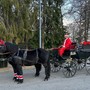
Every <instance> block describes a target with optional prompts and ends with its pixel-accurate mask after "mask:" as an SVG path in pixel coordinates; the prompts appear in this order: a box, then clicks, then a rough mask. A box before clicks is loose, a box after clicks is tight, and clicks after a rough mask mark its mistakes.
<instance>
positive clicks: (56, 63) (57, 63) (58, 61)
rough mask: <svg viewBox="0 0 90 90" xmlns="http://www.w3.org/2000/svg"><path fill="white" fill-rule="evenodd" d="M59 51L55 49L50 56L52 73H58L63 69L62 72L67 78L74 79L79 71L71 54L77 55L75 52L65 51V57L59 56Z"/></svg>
mask: <svg viewBox="0 0 90 90" xmlns="http://www.w3.org/2000/svg"><path fill="white" fill-rule="evenodd" d="M58 49H59V48H55V49H53V50H51V55H50V65H51V71H52V72H58V71H59V70H60V69H62V72H63V74H64V76H65V77H67V78H69V77H73V76H74V75H75V73H76V71H77V65H76V62H75V61H74V60H73V59H72V58H71V55H70V53H71V52H72V53H75V52H74V50H73V49H72V50H71V51H70V50H65V52H64V54H63V56H62V57H61V56H59V55H58Z"/></svg>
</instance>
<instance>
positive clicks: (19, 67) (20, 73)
mask: <svg viewBox="0 0 90 90" xmlns="http://www.w3.org/2000/svg"><path fill="white" fill-rule="evenodd" d="M15 64H16V68H17V79H18V83H23V70H22V60H20V59H18V58H16V59H15Z"/></svg>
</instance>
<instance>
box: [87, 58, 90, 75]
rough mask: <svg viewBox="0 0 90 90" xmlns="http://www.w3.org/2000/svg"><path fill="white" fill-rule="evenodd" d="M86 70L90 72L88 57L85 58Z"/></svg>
mask: <svg viewBox="0 0 90 90" xmlns="http://www.w3.org/2000/svg"><path fill="white" fill-rule="evenodd" d="M86 71H87V72H88V74H90V57H89V58H88V59H87V60H86Z"/></svg>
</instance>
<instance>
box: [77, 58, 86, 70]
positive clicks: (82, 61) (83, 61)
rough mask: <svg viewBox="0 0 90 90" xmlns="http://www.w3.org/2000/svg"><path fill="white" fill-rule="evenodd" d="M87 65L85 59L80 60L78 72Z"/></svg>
mask: <svg viewBox="0 0 90 90" xmlns="http://www.w3.org/2000/svg"><path fill="white" fill-rule="evenodd" d="M85 65H86V60H85V59H78V60H77V70H82V69H83V68H84V67H85Z"/></svg>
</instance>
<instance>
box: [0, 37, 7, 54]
mask: <svg viewBox="0 0 90 90" xmlns="http://www.w3.org/2000/svg"><path fill="white" fill-rule="evenodd" d="M5 51H6V45H5V42H4V41H3V40H2V39H1V38H0V53H3V52H5Z"/></svg>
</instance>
